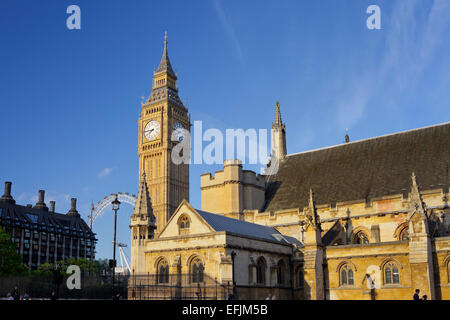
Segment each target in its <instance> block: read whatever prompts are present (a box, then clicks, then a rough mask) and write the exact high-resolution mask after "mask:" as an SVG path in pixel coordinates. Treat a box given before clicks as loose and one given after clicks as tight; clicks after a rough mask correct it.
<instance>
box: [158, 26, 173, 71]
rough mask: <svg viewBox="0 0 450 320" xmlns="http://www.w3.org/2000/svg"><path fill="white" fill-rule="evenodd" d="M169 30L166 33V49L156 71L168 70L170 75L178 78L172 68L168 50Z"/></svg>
mask: <svg viewBox="0 0 450 320" xmlns="http://www.w3.org/2000/svg"><path fill="white" fill-rule="evenodd" d="M167 43H168V41H167V31H166V32H165V33H164V51H163V54H162V57H161V62H160V63H159V66H158V69H156V72H155V73H160V72H167V73H168V74H169V75H171V76H172V77H174V78H175V79H176V78H177V77H176V75H175V72H174V71H173V69H172V65H171V64H170V59H169V53H168V50H167Z"/></svg>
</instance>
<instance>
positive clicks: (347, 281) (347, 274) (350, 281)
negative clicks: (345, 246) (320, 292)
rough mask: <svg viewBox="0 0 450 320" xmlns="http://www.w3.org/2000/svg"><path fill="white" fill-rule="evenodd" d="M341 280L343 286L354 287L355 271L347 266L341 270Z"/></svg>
mask: <svg viewBox="0 0 450 320" xmlns="http://www.w3.org/2000/svg"><path fill="white" fill-rule="evenodd" d="M340 280H341V286H353V285H354V274H353V269H352V268H351V267H350V265H348V264H345V265H343V266H342V267H341V269H340Z"/></svg>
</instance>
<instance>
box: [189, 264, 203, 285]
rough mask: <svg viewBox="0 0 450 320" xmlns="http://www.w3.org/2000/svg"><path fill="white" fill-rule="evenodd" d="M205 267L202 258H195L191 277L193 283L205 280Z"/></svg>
mask: <svg viewBox="0 0 450 320" xmlns="http://www.w3.org/2000/svg"><path fill="white" fill-rule="evenodd" d="M204 270H205V267H204V266H203V262H202V260H200V258H195V259H194V260H192V262H191V279H192V281H191V282H193V283H200V282H203V274H204Z"/></svg>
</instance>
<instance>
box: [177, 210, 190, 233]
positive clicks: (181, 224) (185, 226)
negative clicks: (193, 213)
mask: <svg viewBox="0 0 450 320" xmlns="http://www.w3.org/2000/svg"><path fill="white" fill-rule="evenodd" d="M190 227H191V221H190V220H189V217H188V216H184V215H183V216H181V217H180V219H179V220H178V229H179V233H180V234H188V233H189V228H190Z"/></svg>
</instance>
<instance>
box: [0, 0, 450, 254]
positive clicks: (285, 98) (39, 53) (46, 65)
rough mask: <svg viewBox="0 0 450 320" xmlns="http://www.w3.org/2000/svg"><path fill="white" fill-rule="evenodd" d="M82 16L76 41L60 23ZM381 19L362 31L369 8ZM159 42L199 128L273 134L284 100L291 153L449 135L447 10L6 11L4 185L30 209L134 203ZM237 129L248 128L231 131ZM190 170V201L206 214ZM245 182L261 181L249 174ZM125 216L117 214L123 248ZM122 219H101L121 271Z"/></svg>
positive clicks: (183, 4)
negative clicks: (143, 117)
mask: <svg viewBox="0 0 450 320" xmlns="http://www.w3.org/2000/svg"><path fill="white" fill-rule="evenodd" d="M71 4H76V5H78V6H80V8H81V30H68V29H67V28H66V19H67V17H68V14H66V8H67V7H68V6H69V5H71ZM371 4H376V5H379V6H380V8H381V27H382V29H381V30H368V29H367V27H366V19H367V17H368V16H369V15H368V14H367V13H366V8H367V7H368V6H369V5H371ZM164 31H167V32H168V36H169V55H170V59H171V62H172V65H173V67H174V68H175V71H176V72H177V73H178V78H179V81H178V86H179V94H180V97H181V99H182V100H183V101H184V102H185V103H186V102H187V105H188V108H189V111H190V113H191V119H192V121H193V120H202V121H203V126H204V129H207V128H219V129H221V130H224V129H225V128H243V129H248V128H267V129H270V126H271V123H272V122H273V119H274V113H275V111H274V110H275V102H276V101H277V100H279V101H280V105H281V111H282V116H283V120H284V121H285V122H286V126H287V149H288V153H295V152H300V151H305V150H310V149H315V148H319V147H325V146H329V145H334V144H338V143H341V142H343V140H344V135H345V128H349V134H350V139H351V140H359V139H364V138H369V137H373V136H378V135H383V134H388V133H393V132H398V131H402V130H406V129H413V128H417V127H422V126H427V125H433V124H437V123H442V122H447V121H449V120H450V107H449V104H450V90H449V87H450V59H449V58H450V41H449V39H450V37H449V36H448V34H450V2H449V1H447V0H435V1H421V0H408V1H375V0H371V1H364V0H340V1H334V0H329V1H326V0H321V1H312V0H310V1H299V0H295V1H261V0H258V1H250V0H247V1H237V0H228V1H220V0H208V1H206V0H203V1H200V0H198V1H137V0H134V1H124V0H121V1H119V0H117V1H100V0H96V1H75V0H72V1H63V0H60V1H50V0H46V1H43V0H39V1H22V0H14V1H12V0H3V1H1V2H0V46H1V47H0V48H1V50H0V108H1V115H2V116H1V118H0V119H1V120H0V136H1V141H2V147H1V156H0V182H1V183H2V184H3V182H4V181H7V180H10V181H13V196H14V197H15V199H16V200H17V202H18V203H20V204H27V203H35V202H36V198H37V191H38V190H39V189H45V190H46V192H47V194H46V200H47V203H48V201H49V200H56V202H57V204H56V208H57V211H58V212H67V211H68V209H69V205H70V198H71V197H76V198H78V204H79V206H78V208H79V211H80V213H81V214H82V216H83V217H86V216H87V214H88V213H89V209H90V205H91V201H94V202H95V203H96V202H97V201H100V200H101V199H103V197H104V196H107V195H109V194H110V193H112V192H117V191H122V192H130V193H137V188H138V184H137V181H138V157H137V122H136V120H137V118H138V112H139V108H140V101H141V97H142V96H143V95H144V96H146V97H147V96H148V95H149V93H150V90H151V83H152V72H153V69H154V67H155V66H157V65H158V63H159V61H160V58H161V54H162V49H163V35H164ZM237 115H239V116H237ZM219 168H220V166H218V165H213V166H208V165H191V180H190V198H191V199H190V200H191V202H192V204H193V205H194V207H200V190H199V188H200V178H199V176H200V174H202V173H205V172H210V171H215V170H219ZM248 168H251V169H257V168H256V167H255V168H253V167H251V166H249V167H248ZM130 214H131V207H130V206H127V205H124V206H123V208H122V209H121V210H120V211H119V230H118V234H119V239H120V240H121V241H123V242H129V239H130V236H129V229H128V225H129V216H130ZM112 229H113V215H112V212H110V211H109V210H108V211H107V212H105V215H104V216H103V217H101V218H99V219H98V220H97V221H96V223H95V225H94V231H95V232H97V234H98V237H99V239H100V240H99V243H98V250H97V251H98V254H97V256H98V257H100V258H105V257H109V256H111V252H112V245H111V241H112V234H113V231H112Z"/></svg>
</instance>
